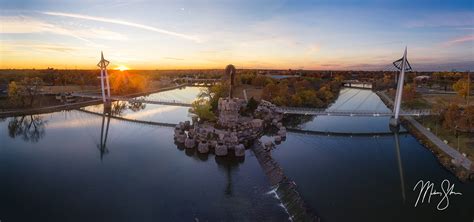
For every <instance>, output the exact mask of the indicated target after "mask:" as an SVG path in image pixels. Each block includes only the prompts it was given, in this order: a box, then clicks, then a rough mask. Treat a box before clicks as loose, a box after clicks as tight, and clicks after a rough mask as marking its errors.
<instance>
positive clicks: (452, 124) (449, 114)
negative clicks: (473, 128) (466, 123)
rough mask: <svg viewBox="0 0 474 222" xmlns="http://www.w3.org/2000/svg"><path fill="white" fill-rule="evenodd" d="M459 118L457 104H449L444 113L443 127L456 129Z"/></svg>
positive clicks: (459, 113)
mask: <svg viewBox="0 0 474 222" xmlns="http://www.w3.org/2000/svg"><path fill="white" fill-rule="evenodd" d="M460 117H461V111H460V109H459V106H458V105H457V104H454V103H453V104H449V106H448V109H447V110H446V112H445V113H444V121H443V127H445V128H447V129H451V130H455V129H456V128H457V127H458V120H459V118H460Z"/></svg>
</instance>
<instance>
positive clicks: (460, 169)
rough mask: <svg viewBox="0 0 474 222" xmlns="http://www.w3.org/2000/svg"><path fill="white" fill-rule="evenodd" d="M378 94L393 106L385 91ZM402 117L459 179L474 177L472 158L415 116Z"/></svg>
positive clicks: (403, 122)
mask: <svg viewBox="0 0 474 222" xmlns="http://www.w3.org/2000/svg"><path fill="white" fill-rule="evenodd" d="M376 94H377V95H378V96H379V97H380V99H381V100H382V101H383V102H384V103H385V105H387V106H388V107H390V108H393V101H392V99H390V97H388V95H387V94H386V93H385V92H382V91H378V92H376ZM400 119H401V122H402V124H403V126H404V127H405V128H406V129H407V130H408V131H409V132H410V133H411V134H412V135H413V136H415V138H417V139H418V141H419V142H420V143H421V144H423V145H424V147H426V148H428V149H429V150H430V151H431V152H432V153H433V154H434V155H435V156H436V157H437V158H438V161H439V163H440V164H441V165H443V166H444V167H445V168H446V169H448V170H449V171H451V172H452V173H453V174H454V175H456V177H457V178H458V179H459V180H461V181H468V180H473V179H474V169H473V168H474V166H473V164H472V162H471V160H469V159H468V158H467V157H465V156H463V155H462V154H461V153H459V152H458V151H457V150H456V149H454V148H452V147H451V146H449V145H448V144H446V143H444V142H443V141H442V140H441V139H440V138H438V137H437V136H436V135H434V134H433V133H431V132H430V131H428V130H427V129H426V128H425V127H424V126H423V125H421V124H420V123H419V122H418V121H416V120H415V119H414V118H412V117H409V116H407V117H401V118H400Z"/></svg>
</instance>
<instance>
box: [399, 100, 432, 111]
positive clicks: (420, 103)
mask: <svg viewBox="0 0 474 222" xmlns="http://www.w3.org/2000/svg"><path fill="white" fill-rule="evenodd" d="M402 107H403V108H406V109H431V105H430V103H429V102H428V101H426V100H425V99H423V98H416V99H413V100H411V101H407V102H403V103H402Z"/></svg>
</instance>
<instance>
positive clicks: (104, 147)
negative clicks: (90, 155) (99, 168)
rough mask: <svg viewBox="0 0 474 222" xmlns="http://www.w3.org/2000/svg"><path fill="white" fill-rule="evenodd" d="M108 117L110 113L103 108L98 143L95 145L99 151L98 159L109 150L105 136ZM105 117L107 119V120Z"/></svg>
mask: <svg viewBox="0 0 474 222" xmlns="http://www.w3.org/2000/svg"><path fill="white" fill-rule="evenodd" d="M110 117H111V114H110V113H108V112H105V109H104V113H103V115H102V126H101V128H100V143H99V144H98V145H97V147H98V148H99V151H100V160H102V158H103V157H104V155H105V154H107V153H108V152H109V150H108V149H107V137H108V135H109V126H110ZM105 119H107V121H106V120H105ZM106 122H107V123H106Z"/></svg>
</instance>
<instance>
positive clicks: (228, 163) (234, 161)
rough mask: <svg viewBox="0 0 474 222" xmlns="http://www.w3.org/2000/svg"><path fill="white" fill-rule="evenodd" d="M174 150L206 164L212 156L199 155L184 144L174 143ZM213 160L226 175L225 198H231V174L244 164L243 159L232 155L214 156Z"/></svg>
mask: <svg viewBox="0 0 474 222" xmlns="http://www.w3.org/2000/svg"><path fill="white" fill-rule="evenodd" d="M175 145H176V148H177V149H178V150H180V151H184V153H185V154H186V156H188V157H191V158H193V159H195V160H199V161H203V162H206V161H208V160H209V156H212V155H210V154H207V153H204V154H202V153H199V152H198V151H197V150H196V149H194V148H193V149H186V148H185V146H184V144H181V143H178V142H176V141H175ZM214 160H215V162H216V163H217V167H218V168H219V169H220V170H222V171H224V172H225V174H226V182H227V183H226V186H225V188H224V194H225V196H226V197H232V196H233V194H234V193H233V183H232V174H233V173H234V172H236V171H237V170H238V169H239V166H240V164H242V163H244V161H245V156H244V157H236V156H234V155H227V156H214Z"/></svg>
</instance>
